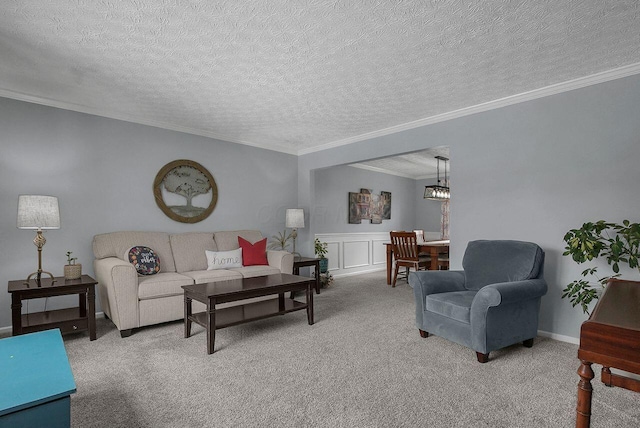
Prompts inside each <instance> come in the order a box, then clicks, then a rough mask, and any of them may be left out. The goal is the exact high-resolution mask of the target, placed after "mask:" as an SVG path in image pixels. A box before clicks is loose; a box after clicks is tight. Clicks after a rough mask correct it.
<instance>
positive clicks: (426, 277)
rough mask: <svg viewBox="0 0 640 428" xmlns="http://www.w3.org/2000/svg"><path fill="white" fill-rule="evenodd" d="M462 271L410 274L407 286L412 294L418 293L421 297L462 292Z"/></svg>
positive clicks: (429, 271) (434, 271) (431, 271)
mask: <svg viewBox="0 0 640 428" xmlns="http://www.w3.org/2000/svg"><path fill="white" fill-rule="evenodd" d="M464 279H465V277H464V271H461V270H426V271H418V272H411V273H410V274H409V285H410V286H411V287H412V288H413V290H414V293H417V292H420V294H421V295H422V296H423V297H427V296H428V295H429V294H436V293H447V292H449V291H462V290H464V289H465V288H464Z"/></svg>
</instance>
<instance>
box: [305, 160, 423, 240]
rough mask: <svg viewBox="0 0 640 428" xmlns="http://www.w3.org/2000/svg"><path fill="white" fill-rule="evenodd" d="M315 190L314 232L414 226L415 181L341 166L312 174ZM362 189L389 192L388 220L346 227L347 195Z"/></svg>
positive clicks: (402, 228)
mask: <svg viewBox="0 0 640 428" xmlns="http://www.w3.org/2000/svg"><path fill="white" fill-rule="evenodd" d="M314 174H315V180H316V191H315V193H314V198H313V202H312V210H311V213H312V216H311V222H312V224H313V225H314V232H315V233H338V232H387V231H389V230H412V229H413V228H414V227H415V198H414V187H415V180H412V179H409V178H403V177H398V176H394V175H389V174H382V173H380V172H374V171H368V170H364V169H360V168H354V167H351V166H346V165H341V166H335V167H332V168H325V169H321V170H316V171H314ZM361 188H364V189H370V190H371V191H372V192H373V193H377V194H379V193H380V191H385V192H391V219H389V220H382V224H371V222H370V221H368V220H363V221H362V223H360V224H349V215H348V212H349V209H348V195H349V192H359V191H360V189H361Z"/></svg>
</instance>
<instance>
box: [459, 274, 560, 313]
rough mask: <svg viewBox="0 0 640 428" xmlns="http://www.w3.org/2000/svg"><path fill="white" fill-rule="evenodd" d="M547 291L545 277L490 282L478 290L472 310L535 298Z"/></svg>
mask: <svg viewBox="0 0 640 428" xmlns="http://www.w3.org/2000/svg"><path fill="white" fill-rule="evenodd" d="M546 293H547V283H546V281H545V280H544V279H528V280H525V281H514V282H499V283H496V284H489V285H486V286H484V287H482V288H481V289H480V290H479V291H478V294H476V297H475V298H474V299H473V303H472V305H471V311H472V312H473V311H474V307H478V308H480V307H482V308H486V309H488V308H489V307H491V306H498V305H501V304H506V303H514V302H519V301H523V300H529V299H535V298H538V297H542V296H544V295H545V294H546ZM486 309H485V310H486Z"/></svg>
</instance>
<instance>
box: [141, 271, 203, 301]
mask: <svg viewBox="0 0 640 428" xmlns="http://www.w3.org/2000/svg"><path fill="white" fill-rule="evenodd" d="M190 284H193V278H190V277H188V276H185V275H181V274H179V273H175V272H165V273H159V274H157V275H152V276H143V277H140V278H139V280H138V298H139V299H140V300H146V299H156V298H158V297H167V296H177V295H179V294H183V293H184V290H183V289H182V286H183V285H190Z"/></svg>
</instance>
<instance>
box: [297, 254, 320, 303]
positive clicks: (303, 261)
mask: <svg viewBox="0 0 640 428" xmlns="http://www.w3.org/2000/svg"><path fill="white" fill-rule="evenodd" d="M307 266H314V268H315V272H314V273H315V277H316V294H320V259H316V258H314V257H294V259H293V274H294V275H300V268H301V267H307Z"/></svg>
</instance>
